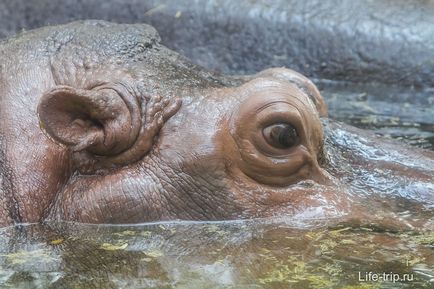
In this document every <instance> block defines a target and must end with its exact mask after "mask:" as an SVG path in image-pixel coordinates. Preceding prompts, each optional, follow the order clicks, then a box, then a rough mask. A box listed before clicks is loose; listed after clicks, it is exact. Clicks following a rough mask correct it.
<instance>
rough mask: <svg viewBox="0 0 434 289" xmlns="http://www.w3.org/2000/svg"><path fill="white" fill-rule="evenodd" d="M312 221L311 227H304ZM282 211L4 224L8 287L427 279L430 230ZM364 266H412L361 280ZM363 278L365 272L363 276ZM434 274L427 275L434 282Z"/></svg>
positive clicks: (432, 256) (0, 277)
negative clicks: (223, 217) (194, 218)
mask: <svg viewBox="0 0 434 289" xmlns="http://www.w3.org/2000/svg"><path fill="white" fill-rule="evenodd" d="M309 225H310V226H309ZM304 227H305V228H300V227H298V226H297V225H294V224H291V223H290V222H285V221H284V220H276V219H269V220H251V221H242V222H241V221H237V222H217V223H191V222H172V223H155V224H147V225H135V226H109V225H85V224H74V223H46V224H33V225H24V226H21V227H9V228H5V229H3V230H2V231H1V241H0V242H1V244H0V246H1V248H2V252H1V257H0V264H1V273H0V284H1V285H2V286H3V287H5V288H7V287H11V288H401V287H402V288H432V286H433V285H434V283H433V282H434V280H433V279H434V231H423V232H421V231H393V230H392V231H389V230H388V229H387V228H379V227H374V226H370V225H369V224H358V225H355V224H348V223H343V224H337V225H332V224H331V223H330V221H322V222H318V221H315V222H310V224H309V222H306V223H305V226H304ZM359 272H361V275H360V276H362V277H363V276H365V275H364V274H365V272H375V273H381V274H383V272H385V273H391V272H392V273H394V274H400V275H399V276H404V274H408V275H409V276H410V274H413V275H412V276H413V281H411V282H403V283H402V284H401V285H399V286H400V287H397V286H398V285H397V284H396V283H395V284H394V283H393V282H391V281H386V282H364V283H363V282H360V280H359V279H360V276H359ZM362 279H363V278H362ZM430 280H431V281H430Z"/></svg>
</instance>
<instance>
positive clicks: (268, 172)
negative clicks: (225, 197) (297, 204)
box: [230, 80, 322, 186]
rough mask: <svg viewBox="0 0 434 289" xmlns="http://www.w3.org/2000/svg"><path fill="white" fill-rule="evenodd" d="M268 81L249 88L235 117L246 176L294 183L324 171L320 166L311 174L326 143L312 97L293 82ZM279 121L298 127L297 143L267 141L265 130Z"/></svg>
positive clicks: (273, 182) (233, 133)
mask: <svg viewBox="0 0 434 289" xmlns="http://www.w3.org/2000/svg"><path fill="white" fill-rule="evenodd" d="M265 83H266V84H265V85H258V84H255V82H254V84H253V89H252V87H250V88H246V90H247V92H246V91H244V92H243V93H242V94H243V98H242V99H240V102H239V107H240V111H239V112H238V114H233V115H232V117H231V119H232V121H231V125H230V126H231V130H230V131H231V133H230V136H231V138H232V139H233V141H234V142H235V144H236V147H237V148H238V152H239V154H238V157H237V158H236V159H235V160H238V161H237V163H238V166H239V168H240V169H241V171H242V172H243V173H244V174H245V175H246V176H248V177H251V178H253V179H254V180H255V181H257V182H259V183H262V184H266V185H271V186H286V185H289V184H294V183H296V182H297V180H302V179H306V178H310V175H312V176H313V175H314V174H316V173H320V171H321V170H320V169H314V171H315V172H313V173H312V174H311V173H308V172H309V170H311V169H308V168H312V169H313V167H316V166H317V165H318V164H317V154H318V147H319V146H320V144H321V143H322V131H321V124H320V121H319V115H318V112H317V111H316V107H315V106H314V104H313V103H312V100H311V99H310V98H309V97H308V96H306V95H305V93H304V92H303V91H301V90H300V89H299V88H297V87H294V85H292V84H287V83H281V82H279V83H276V82H275V81H274V80H273V81H270V82H265ZM255 88H256V90H255ZM311 122H313V123H314V125H312V124H311ZM278 123H283V124H285V123H288V124H290V125H291V126H293V127H294V129H295V130H296V132H297V134H298V137H299V141H298V142H297V144H296V145H294V146H291V147H289V148H287V149H286V148H285V149H281V148H275V147H273V146H272V145H271V144H269V143H268V142H267V140H266V139H265V138H264V135H263V129H264V128H265V127H267V126H269V125H273V124H278ZM318 126H319V127H318ZM306 166H307V167H306ZM304 168H307V170H306V169H304ZM302 172H303V173H302ZM320 174H321V173H320Z"/></svg>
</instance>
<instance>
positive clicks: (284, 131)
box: [262, 123, 299, 149]
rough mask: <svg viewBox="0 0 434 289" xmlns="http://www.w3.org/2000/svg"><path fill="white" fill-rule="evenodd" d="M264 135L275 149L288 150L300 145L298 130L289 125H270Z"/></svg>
mask: <svg viewBox="0 0 434 289" xmlns="http://www.w3.org/2000/svg"><path fill="white" fill-rule="evenodd" d="M262 133H263V135H264V138H265V140H266V141H267V142H268V144H270V145H271V146H273V147H275V148H279V149H287V148H290V147H293V146H295V145H297V144H298V143H299V136H298V133H297V130H296V129H295V128H294V127H293V126H292V125H290V124H288V123H278V124H273V125H270V126H268V127H266V128H264V129H263V130H262Z"/></svg>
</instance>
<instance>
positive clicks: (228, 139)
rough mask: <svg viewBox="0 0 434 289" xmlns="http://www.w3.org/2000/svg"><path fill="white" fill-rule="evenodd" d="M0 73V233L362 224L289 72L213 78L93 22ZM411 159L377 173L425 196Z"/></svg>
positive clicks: (47, 36)
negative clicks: (225, 223) (265, 221)
mask: <svg viewBox="0 0 434 289" xmlns="http://www.w3.org/2000/svg"><path fill="white" fill-rule="evenodd" d="M0 60H1V61H0V63H1V76H0V77H1V78H0V92H1V98H0V115H1V119H2V123H1V125H0V141H1V142H0V151H1V154H2V158H1V162H0V180H1V183H0V184H1V187H0V189H1V195H0V198H1V199H0V201H1V204H2V206H1V208H0V223H1V225H8V224H12V223H18V222H38V221H43V220H68V221H79V222H87V223H138V222H146V221H155V220H173V219H188V220H223V219H237V218H254V217H269V216H290V217H292V218H351V219H354V218H355V219H357V218H361V217H368V216H369V214H365V213H364V208H363V207H361V206H360V202H359V201H360V196H357V195H354V194H353V193H352V192H353V191H352V190H351V189H350V187H351V183H352V182H353V181H354V180H351V177H353V176H357V174H356V173H355V172H354V171H352V170H351V169H347V170H346V171H345V170H344V171H342V170H340V169H339V166H340V165H342V164H341V163H339V162H338V161H336V159H338V158H339V155H333V153H330V152H333V149H334V145H336V144H337V145H338V147H339V145H340V146H341V147H342V144H339V143H338V142H337V143H336V144H334V143H333V141H329V142H328V146H327V145H325V144H324V138H325V137H326V139H327V134H326V135H324V131H323V125H322V121H321V118H323V122H327V121H326V119H325V117H326V116H327V108H326V106H325V103H324V100H323V99H322V97H321V95H320V94H319V92H318V90H317V89H316V87H315V86H314V85H313V83H312V82H311V81H310V80H308V79H307V78H305V77H304V76H302V75H300V74H298V73H296V72H294V71H292V70H289V69H285V68H274V69H268V70H265V71H262V72H260V73H258V74H256V75H252V76H244V77H229V76H221V75H216V74H213V73H210V72H208V71H205V70H203V69H202V68H200V67H197V66H195V65H193V64H191V63H190V62H189V61H188V60H186V59H184V58H183V57H181V56H179V55H178V54H176V53H175V52H173V51H170V50H168V49H167V48H165V47H164V46H162V45H160V44H159V38H158V35H157V34H156V32H155V30H154V29H153V28H151V27H149V26H146V25H117V24H111V23H107V22H94V21H88V22H75V23H71V24H68V25H64V26H57V27H47V28H42V29H39V30H35V31H30V32H27V33H24V34H21V35H19V36H17V37H15V38H12V39H9V40H7V41H5V42H3V43H2V44H1V47H0ZM327 127H330V126H327ZM336 131H338V130H336ZM336 131H333V129H332V130H331V131H330V132H331V134H333V132H336ZM356 145H358V144H356ZM390 148H392V150H395V149H396V154H398V155H400V156H399V157H397V156H395V158H396V160H400V159H405V157H407V153H408V152H409V150H408V149H406V148H401V147H399V146H394V145H391V146H390ZM335 151H336V149H335ZM342 151H343V150H339V153H341V152H342ZM410 154H411V155H412V156H413V158H418V159H422V160H421V162H420V164H421V165H416V166H412V164H411V163H410V162H407V163H406V162H399V161H398V162H391V160H392V158H390V157H389V156H388V157H387V158H385V160H386V161H384V162H383V163H382V165H384V166H385V167H386V169H387V170H388V169H390V167H391V168H392V169H391V170H392V171H393V172H394V174H396V175H397V177H399V178H401V179H400V180H405V181H407V182H408V181H410V183H411V182H413V183H415V184H428V186H429V185H432V184H433V179H432V170H431V169H430V167H431V168H432V167H433V166H430V164H432V163H433V162H432V160H433V159H434V157H433V155H432V153H431V152H426V151H425V152H424V151H420V152H419V151H416V152H411V153H410ZM356 155H357V154H356ZM365 159H366V160H367V163H366V164H363V165H364V167H369V165H372V162H369V161H371V160H373V161H376V160H375V159H373V158H370V155H369V154H366V156H365ZM358 162H359V163H360V162H363V159H360V160H357V161H356V162H355V164H353V165H352V167H355V166H356V164H357V163H358ZM336 163H339V166H337V165H336ZM374 166H375V164H374ZM386 169H385V171H386ZM349 176H350V177H349ZM359 177H360V176H359ZM367 188H368V186H367ZM417 193H419V192H416V191H415V192H414V194H413V193H412V192H410V193H409V195H410V197H411V199H412V200H413V198H412V196H413V195H415V194H417ZM430 197H432V193H431V194H430V193H428V194H427V199H428V201H426V200H423V202H421V206H422V207H423V208H426V207H428V208H429V206H430V205H431V204H432V203H430V202H431V201H432V200H431V199H430ZM416 201H417V200H416Z"/></svg>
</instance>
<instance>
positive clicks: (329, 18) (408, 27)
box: [0, 0, 434, 86]
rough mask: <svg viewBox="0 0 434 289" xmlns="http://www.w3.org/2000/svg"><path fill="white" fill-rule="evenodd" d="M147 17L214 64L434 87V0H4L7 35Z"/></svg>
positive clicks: (0, 29)
mask: <svg viewBox="0 0 434 289" xmlns="http://www.w3.org/2000/svg"><path fill="white" fill-rule="evenodd" d="M89 18H93V19H106V20H110V21H115V22H127V23H130V22H146V23H150V24H152V25H154V26H155V27H156V28H157V30H158V31H159V32H160V34H161V35H162V38H163V42H164V43H165V44H166V45H167V46H169V47H170V48H173V49H175V50H177V51H180V52H181V53H183V54H185V55H186V56H187V57H190V58H192V59H193V60H194V61H195V62H197V63H199V64H202V65H204V66H206V67H208V68H212V69H215V70H219V71H222V72H225V73H253V72H256V71H258V70H261V69H263V68H266V67H270V66H287V67H291V68H293V69H295V70H298V71H300V72H302V73H304V74H306V75H308V76H310V77H315V78H325V79H333V80H350V81H361V82H371V81H376V82H383V83H393V84H397V83H398V84H401V85H414V86H434V1H429V0H426V1H423V0H377V1H365V0H351V1H350V0H344V1H341V0H329V1H321V0H304V1H297V0H275V1H267V0H237V1H233V0H211V1H202V0H158V1H156V0H88V1H76V0H64V1H61V0H34V1H27V0H2V1H0V37H4V36H8V35H11V34H14V33H16V32H18V31H20V30H21V29H31V28H35V27H40V26H44V25H47V24H59V23H66V22H70V21H72V20H76V19H89Z"/></svg>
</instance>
